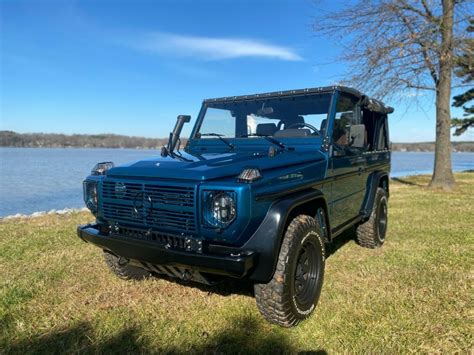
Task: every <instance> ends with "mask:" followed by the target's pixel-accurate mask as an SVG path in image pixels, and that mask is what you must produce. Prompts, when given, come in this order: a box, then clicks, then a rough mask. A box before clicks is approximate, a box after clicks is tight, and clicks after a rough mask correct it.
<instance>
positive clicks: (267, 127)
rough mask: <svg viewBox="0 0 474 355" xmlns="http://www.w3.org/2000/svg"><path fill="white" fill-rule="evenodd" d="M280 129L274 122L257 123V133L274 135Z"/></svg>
mask: <svg viewBox="0 0 474 355" xmlns="http://www.w3.org/2000/svg"><path fill="white" fill-rule="evenodd" d="M277 130H278V128H277V126H276V124H274V123H260V124H258V125H257V132H256V133H257V135H262V136H273V135H274V134H275V132H276V131H277Z"/></svg>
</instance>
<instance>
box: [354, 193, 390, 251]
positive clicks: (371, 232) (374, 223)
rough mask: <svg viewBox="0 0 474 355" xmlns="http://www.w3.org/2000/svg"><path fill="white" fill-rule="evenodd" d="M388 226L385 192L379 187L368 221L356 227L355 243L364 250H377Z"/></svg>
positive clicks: (383, 239)
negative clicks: (364, 248)
mask: <svg viewBox="0 0 474 355" xmlns="http://www.w3.org/2000/svg"><path fill="white" fill-rule="evenodd" d="M387 224H388V197H387V191H385V189H383V188H381V187H379V188H377V192H376V193H375V201H374V206H373V209H372V213H371V214H370V217H369V219H368V220H367V221H366V222H364V223H362V224H360V225H359V226H358V227H357V242H358V243H359V244H360V245H361V246H363V247H366V248H371V249H374V248H379V247H381V246H382V244H383V243H384V241H385V235H386V234H387Z"/></svg>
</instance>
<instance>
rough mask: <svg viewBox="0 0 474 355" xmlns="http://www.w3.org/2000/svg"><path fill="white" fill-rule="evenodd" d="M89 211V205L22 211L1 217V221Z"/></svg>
mask: <svg viewBox="0 0 474 355" xmlns="http://www.w3.org/2000/svg"><path fill="white" fill-rule="evenodd" d="M86 211H89V210H88V209H87V207H83V208H63V209H61V210H56V209H52V210H49V211H37V212H33V213H31V214H22V213H16V214H12V215H8V216H5V217H0V222H2V221H8V220H11V219H29V218H37V217H42V216H48V215H49V216H51V215H56V216H66V215H70V214H73V213H78V212H86Z"/></svg>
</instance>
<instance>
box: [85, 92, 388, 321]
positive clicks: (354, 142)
mask: <svg viewBox="0 0 474 355" xmlns="http://www.w3.org/2000/svg"><path fill="white" fill-rule="evenodd" d="M391 112H393V108H391V107H388V106H386V105H384V104H383V103H382V102H380V101H377V100H374V99H371V98H369V97H367V96H366V95H363V94H361V93H360V92H358V91H357V90H354V89H351V88H346V87H341V86H333V87H322V88H314V89H303V90H291V91H279V92H271V93H265V94H257V95H246V96H233V97H223V98H217V99H208V100H204V102H203V104H202V107H201V110H200V112H199V114H198V116H197V119H196V122H195V125H194V128H193V129H192V132H191V134H190V136H189V138H188V139H187V142H186V144H181V139H180V133H181V130H182V128H183V125H184V124H185V123H186V122H189V121H190V116H184V115H181V116H178V119H177V123H176V126H175V128H174V130H173V132H172V133H170V137H169V141H168V143H167V145H166V146H165V147H163V148H162V150H161V152H158V153H157V154H156V156H153V157H150V158H147V159H144V160H140V161H136V162H132V163H129V164H126V165H120V166H114V164H113V163H112V162H102V163H98V164H97V165H96V166H95V167H94V168H93V170H92V172H91V175H90V176H88V177H87V178H86V180H85V181H84V186H83V187H84V200H85V204H86V206H87V207H88V208H89V209H90V211H91V212H92V213H93V214H94V215H95V217H96V221H95V223H92V224H88V225H83V226H79V227H78V229H77V233H78V235H79V237H80V238H81V239H83V240H84V241H86V242H89V243H92V244H95V245H96V246H98V247H99V248H101V249H102V250H103V251H104V256H105V262H106V263H107V265H108V266H109V267H110V269H111V270H112V272H113V273H115V274H116V275H117V276H119V277H121V278H124V279H142V278H145V277H148V276H149V275H157V274H164V275H168V276H170V277H176V278H180V279H183V280H191V281H195V282H201V283H205V284H214V283H216V282H219V281H220V280H222V279H223V278H226V277H231V278H236V279H247V280H250V281H251V282H252V283H253V284H254V290H255V297H256V301H257V306H258V309H259V310H260V312H261V313H262V315H263V316H264V317H265V318H266V319H267V320H269V321H270V322H273V323H276V324H279V325H282V326H286V327H289V326H294V325H296V324H298V323H299V322H300V321H301V320H303V319H305V318H307V317H309V316H310V314H311V313H312V311H313V310H314V307H315V305H316V303H317V302H318V299H319V296H320V293H321V287H322V284H323V276H324V266H325V248H326V247H327V246H328V245H330V243H331V241H332V240H333V239H334V238H335V237H336V236H338V235H339V234H341V233H342V232H343V231H345V230H347V229H348V228H350V227H355V228H354V229H355V238H356V240H357V242H358V243H359V244H360V245H361V246H364V247H368V248H377V247H380V246H381V245H382V244H383V243H384V240H385V235H386V231H387V203H388V196H389V172H390V145H389V134H388V120H387V115H388V114H389V113H391ZM182 146H183V147H182Z"/></svg>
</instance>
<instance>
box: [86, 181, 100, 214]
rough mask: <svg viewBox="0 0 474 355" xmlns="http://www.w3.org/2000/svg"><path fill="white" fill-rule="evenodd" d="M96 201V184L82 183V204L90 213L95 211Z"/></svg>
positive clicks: (90, 182)
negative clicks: (83, 203)
mask: <svg viewBox="0 0 474 355" xmlns="http://www.w3.org/2000/svg"><path fill="white" fill-rule="evenodd" d="M98 200H99V199H98V194H97V183H96V182H93V181H84V202H85V204H86V206H87V208H88V209H90V210H91V212H96V211H97V206H98Z"/></svg>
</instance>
